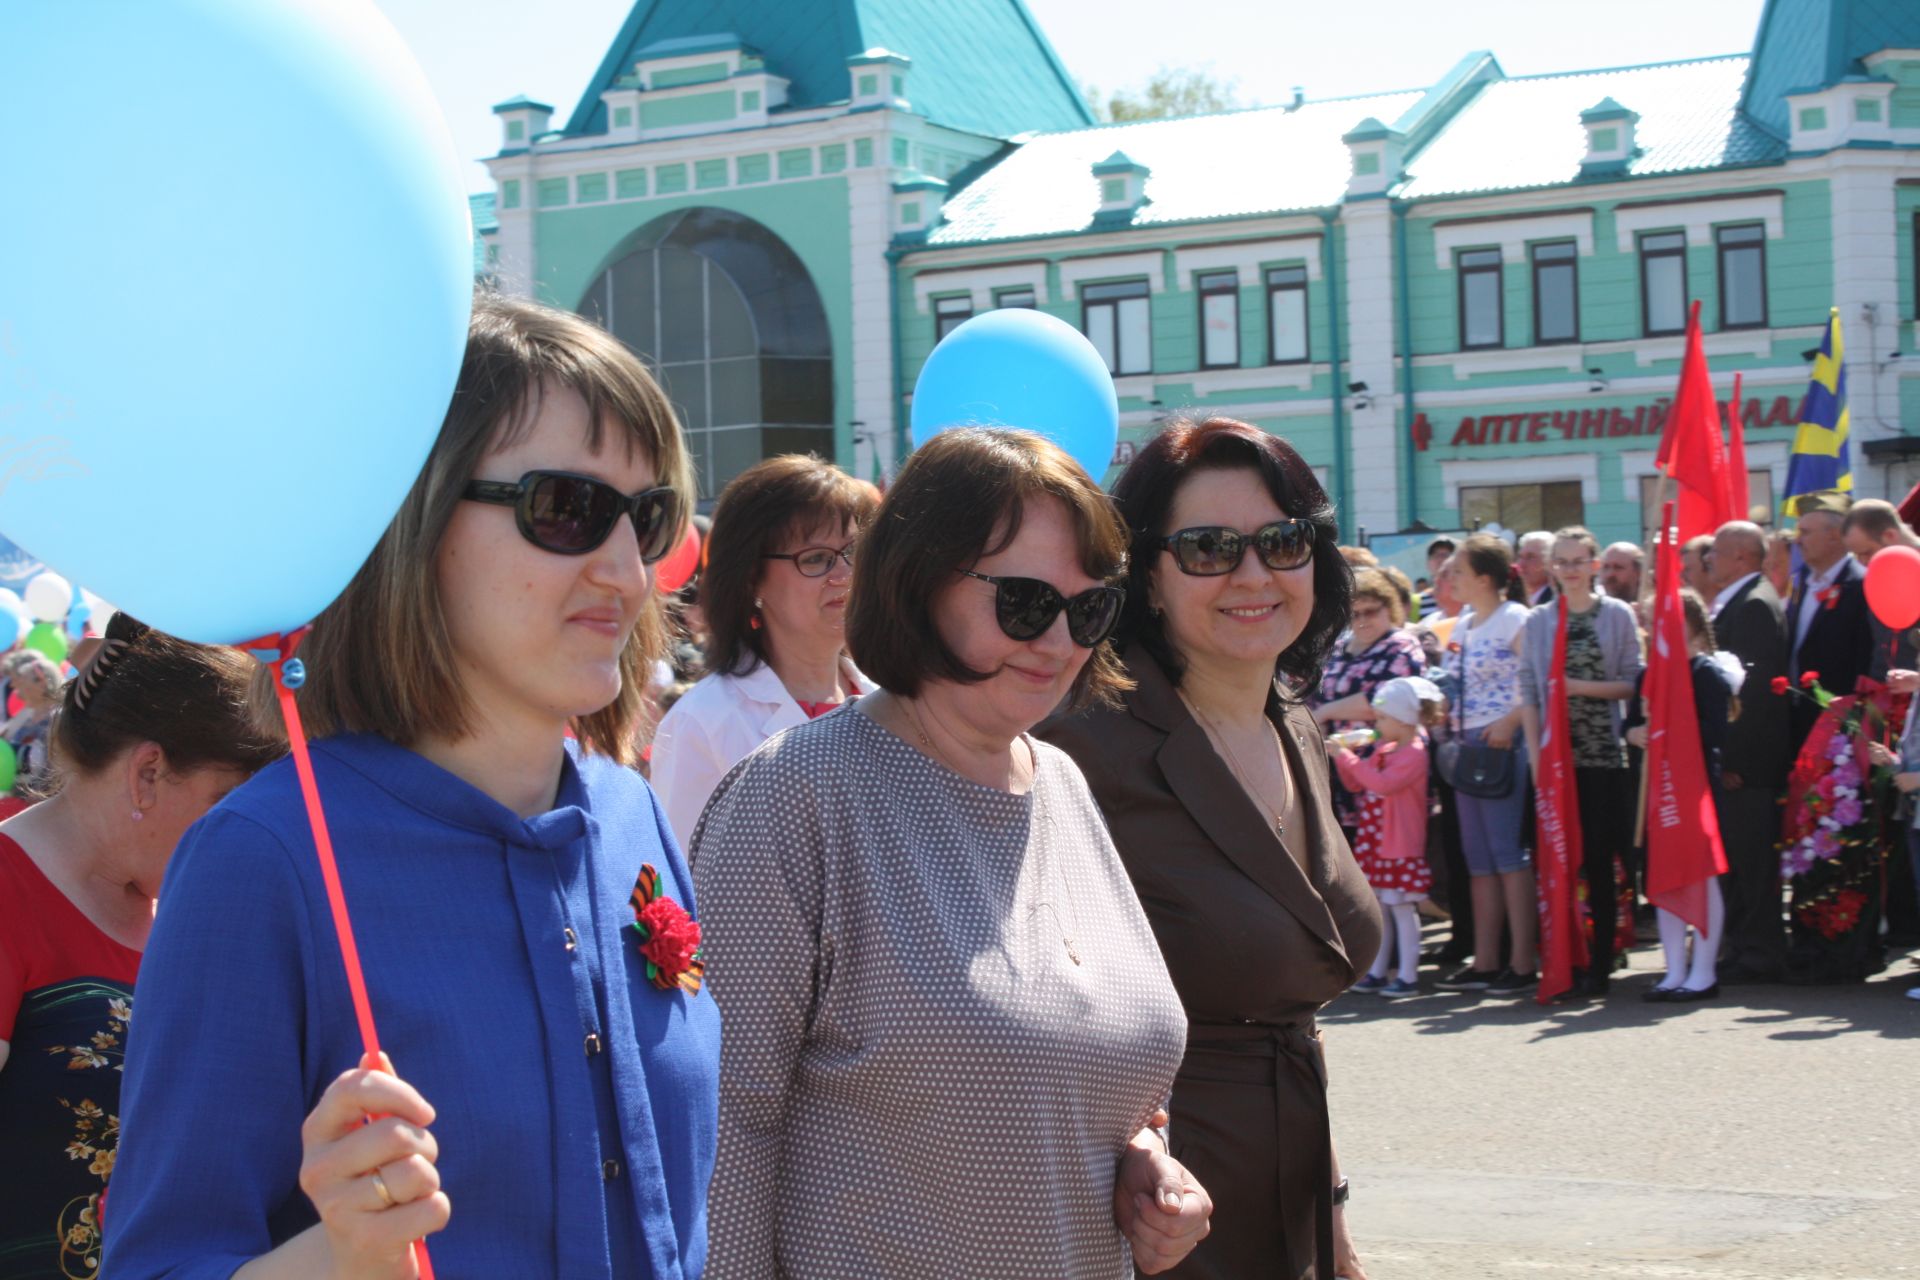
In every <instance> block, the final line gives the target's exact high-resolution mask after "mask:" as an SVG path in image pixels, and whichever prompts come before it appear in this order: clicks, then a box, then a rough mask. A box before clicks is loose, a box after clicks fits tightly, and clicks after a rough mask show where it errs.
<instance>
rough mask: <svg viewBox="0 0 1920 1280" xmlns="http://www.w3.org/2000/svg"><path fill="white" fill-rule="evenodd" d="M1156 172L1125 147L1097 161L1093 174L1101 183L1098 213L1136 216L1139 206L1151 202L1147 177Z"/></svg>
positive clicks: (1105, 215) (1109, 216) (1113, 216)
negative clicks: (1130, 153)
mask: <svg viewBox="0 0 1920 1280" xmlns="http://www.w3.org/2000/svg"><path fill="white" fill-rule="evenodd" d="M1152 175H1153V170H1151V169H1149V168H1147V166H1145V165H1144V164H1141V163H1140V162H1139V161H1137V160H1135V159H1133V158H1132V157H1130V156H1128V155H1127V153H1126V152H1124V151H1116V152H1114V153H1113V154H1112V155H1110V156H1108V157H1107V158H1106V159H1105V160H1102V161H1101V162H1100V163H1098V164H1096V165H1094V166H1093V177H1094V180H1095V181H1096V182H1098V183H1099V184H1100V204H1099V207H1098V209H1097V210H1096V213H1097V215H1098V216H1099V217H1100V218H1118V219H1125V218H1130V217H1132V216H1133V213H1134V211H1135V210H1136V209H1138V208H1139V207H1140V206H1141V205H1143V204H1146V203H1147V179H1148V178H1149V177H1151V176H1152Z"/></svg>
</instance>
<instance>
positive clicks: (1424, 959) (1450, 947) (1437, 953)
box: [1420, 942, 1473, 969]
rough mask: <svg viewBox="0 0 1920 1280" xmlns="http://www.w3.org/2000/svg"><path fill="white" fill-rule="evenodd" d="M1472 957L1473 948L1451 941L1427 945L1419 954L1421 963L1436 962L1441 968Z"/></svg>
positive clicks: (1459, 963) (1457, 963)
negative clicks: (1438, 944)
mask: <svg viewBox="0 0 1920 1280" xmlns="http://www.w3.org/2000/svg"><path fill="white" fill-rule="evenodd" d="M1471 959H1473V948H1472V947H1462V946H1459V945H1457V944H1455V943H1452V942H1447V943H1443V944H1441V945H1440V946H1437V947H1429V948H1427V950H1426V951H1425V952H1423V953H1422V954H1421V956H1420V963H1421V964H1437V965H1439V966H1440V967H1441V968H1443V969H1450V968H1452V967H1453V966H1455V965H1462V964H1465V963H1466V962H1467V961H1469V960H1471Z"/></svg>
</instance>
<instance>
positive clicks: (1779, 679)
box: [1773, 676, 1793, 693]
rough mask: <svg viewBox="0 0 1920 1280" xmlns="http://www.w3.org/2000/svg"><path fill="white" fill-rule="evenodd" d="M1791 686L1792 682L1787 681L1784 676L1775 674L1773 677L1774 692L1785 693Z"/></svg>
mask: <svg viewBox="0 0 1920 1280" xmlns="http://www.w3.org/2000/svg"><path fill="white" fill-rule="evenodd" d="M1792 688H1793V683H1792V682H1791V681H1789V680H1788V679H1787V678H1786V677H1785V676H1775V677H1774V678H1773V691H1774V692H1775V693H1786V692H1787V691H1788V690H1790V689H1792Z"/></svg>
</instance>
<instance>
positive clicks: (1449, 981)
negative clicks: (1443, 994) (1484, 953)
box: [1433, 965, 1500, 991]
mask: <svg viewBox="0 0 1920 1280" xmlns="http://www.w3.org/2000/svg"><path fill="white" fill-rule="evenodd" d="M1499 976H1500V971H1499V970H1498V969H1476V968H1474V967H1473V966H1472V965H1462V966H1461V967H1460V968H1458V969H1455V970H1454V971H1453V972H1452V973H1450V974H1448V975H1447V976H1446V977H1444V978H1441V979H1440V980H1439V981H1438V982H1435V983H1434V984H1433V985H1434V986H1436V987H1438V988H1440V989H1441V990H1442V991H1485V990H1486V989H1487V988H1488V987H1490V986H1492V985H1493V980H1494V979H1495V978H1497V977H1499Z"/></svg>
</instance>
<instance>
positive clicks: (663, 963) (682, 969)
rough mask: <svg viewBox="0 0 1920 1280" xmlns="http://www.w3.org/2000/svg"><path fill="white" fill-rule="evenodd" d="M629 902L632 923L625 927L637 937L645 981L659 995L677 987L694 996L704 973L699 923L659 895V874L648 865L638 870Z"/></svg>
mask: <svg viewBox="0 0 1920 1280" xmlns="http://www.w3.org/2000/svg"><path fill="white" fill-rule="evenodd" d="M632 901H633V923H632V924H631V925H629V926H628V927H629V928H631V929H632V930H633V931H634V933H636V934H638V935H639V939H640V955H641V956H642V957H643V958H644V959H645V960H646V962H647V977H648V978H649V979H650V980H651V981H652V982H653V985H654V986H656V987H658V988H660V989H661V990H662V991H671V990H673V989H674V988H675V987H678V988H680V990H682V991H684V992H686V993H687V994H688V995H698V994H699V992H700V983H701V980H702V978H703V977H704V975H705V973H706V966H705V965H704V964H702V963H701V961H700V922H699V921H698V920H695V919H694V918H693V917H692V916H690V915H688V914H687V909H686V908H685V907H683V906H681V905H680V904H679V903H677V902H675V901H674V900H673V899H672V898H669V897H666V896H665V895H664V894H662V893H661V892H660V873H659V872H658V871H656V870H654V867H653V864H652V863H650V862H648V863H642V864H641V866H640V880H639V882H638V883H637V884H635V885H634V886H633V899H632Z"/></svg>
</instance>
